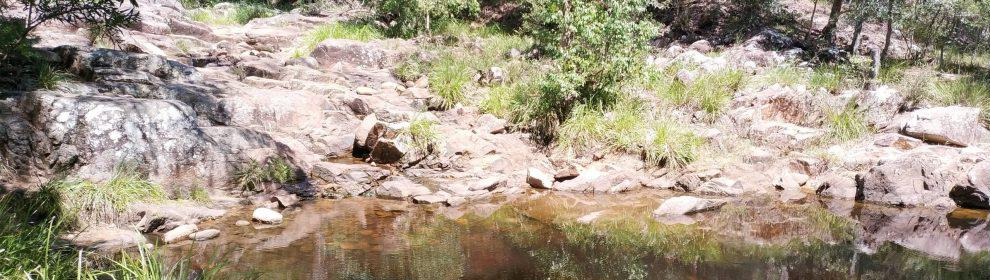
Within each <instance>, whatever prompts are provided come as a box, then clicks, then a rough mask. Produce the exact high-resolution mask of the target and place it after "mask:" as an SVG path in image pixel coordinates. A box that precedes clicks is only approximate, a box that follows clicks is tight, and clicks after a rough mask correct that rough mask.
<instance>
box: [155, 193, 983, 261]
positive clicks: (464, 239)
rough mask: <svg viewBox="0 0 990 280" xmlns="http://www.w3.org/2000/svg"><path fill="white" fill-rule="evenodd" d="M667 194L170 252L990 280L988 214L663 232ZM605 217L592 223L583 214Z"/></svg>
mask: <svg viewBox="0 0 990 280" xmlns="http://www.w3.org/2000/svg"><path fill="white" fill-rule="evenodd" d="M672 195H675V194H672V193H669V192H662V191H642V192H637V193H634V194H621V195H607V196H601V195H599V196H585V195H575V194H564V193H550V192H545V193H539V194H535V195H529V196H524V197H518V198H513V199H508V200H506V201H500V202H497V203H476V204H468V205H465V206H462V207H459V208H448V207H441V206H436V205H414V204H410V203H406V202H400V201H391V200H380V199H373V198H349V199H344V200H336V201H332V200H318V201H312V202H307V203H305V204H304V205H303V206H302V207H301V208H300V209H299V210H296V211H290V212H289V213H286V221H285V222H284V223H283V224H282V225H278V226H270V227H259V228H255V227H253V226H248V227H236V226H234V225H233V224H234V221H235V220H237V219H247V218H248V217H249V216H250V212H249V210H251V209H241V210H240V211H239V212H238V211H235V212H234V213H233V214H231V215H228V216H227V217H225V218H224V219H221V220H218V221H213V222H208V223H206V224H203V225H202V226H201V228H210V227H215V228H219V229H221V230H222V231H223V233H222V235H221V237H220V238H217V239H214V240H210V241H207V242H202V243H196V244H193V243H191V242H188V241H187V242H186V243H180V244H176V245H170V246H169V247H167V252H168V253H169V254H170V255H171V256H186V257H193V259H194V261H195V262H197V263H199V264H200V265H206V264H208V263H217V262H218V261H220V262H223V263H225V266H224V276H225V277H227V278H259V279H849V278H860V279H900V278H910V279H990V253H988V252H987V250H990V229H987V219H986V218H987V213H986V212H981V211H971V210H964V211H955V212H951V213H945V212H937V211H932V210H921V209H907V210H902V209H894V208H887V207H878V206H870V205H859V204H855V203H852V202H844V201H809V202H807V203H805V204H804V205H792V204H781V203H777V202H775V201H774V200H773V199H770V198H749V199H741V200H737V201H735V202H732V203H730V204H728V205H727V206H726V207H723V208H722V209H721V210H719V211H714V212H709V213H702V214H699V215H695V216H694V217H695V219H696V222H695V223H694V224H692V225H666V224H663V223H660V222H657V221H655V220H654V219H653V218H651V217H650V211H652V210H653V209H654V208H656V207H657V206H658V205H659V203H660V202H661V201H662V200H663V199H665V198H667V197H670V196H672ZM596 212H598V214H597V215H598V217H597V219H594V220H593V221H591V222H590V223H588V224H585V223H580V222H578V220H579V218H581V217H582V216H585V215H588V214H592V213H596Z"/></svg>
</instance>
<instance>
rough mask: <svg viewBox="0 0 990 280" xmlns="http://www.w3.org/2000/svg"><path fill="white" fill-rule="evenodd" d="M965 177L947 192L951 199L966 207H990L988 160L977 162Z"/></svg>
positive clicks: (989, 162) (989, 170)
mask: <svg viewBox="0 0 990 280" xmlns="http://www.w3.org/2000/svg"><path fill="white" fill-rule="evenodd" d="M966 177H967V179H966V180H965V181H964V182H963V183H960V184H958V185H956V186H955V187H953V188H952V191H951V192H950V193H949V195H950V196H951V197H952V200H954V201H955V202H956V204H958V205H959V206H962V207H966V208H978V209H990V161H987V160H984V161H981V162H979V163H977V164H976V165H974V166H973V167H972V168H971V169H970V170H969V172H968V173H967V176H966Z"/></svg>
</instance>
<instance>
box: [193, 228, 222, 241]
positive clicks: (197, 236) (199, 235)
mask: <svg viewBox="0 0 990 280" xmlns="http://www.w3.org/2000/svg"><path fill="white" fill-rule="evenodd" d="M217 236H220V230H218V229H207V230H201V231H197V232H194V233H192V234H189V239H192V240H194V241H205V240H210V239H213V238H216V237H217Z"/></svg>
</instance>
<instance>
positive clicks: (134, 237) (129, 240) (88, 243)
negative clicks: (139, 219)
mask: <svg viewBox="0 0 990 280" xmlns="http://www.w3.org/2000/svg"><path fill="white" fill-rule="evenodd" d="M62 239H65V240H69V241H70V242H72V244H73V245H75V246H79V247H83V248H89V249H92V250H96V251H100V252H112V251H117V250H121V249H126V248H130V247H134V246H138V245H141V244H145V243H148V239H147V238H145V237H144V235H142V234H141V233H140V232H137V231H134V230H126V229H119V228H116V227H93V228H88V229H86V231H83V232H79V233H75V234H71V235H69V236H65V237H63V238H62Z"/></svg>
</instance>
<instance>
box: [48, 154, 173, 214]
mask: <svg viewBox="0 0 990 280" xmlns="http://www.w3.org/2000/svg"><path fill="white" fill-rule="evenodd" d="M51 184H52V186H51V187H52V188H54V189H55V190H57V192H58V193H59V194H61V195H62V197H61V201H62V203H63V205H62V209H63V210H64V211H67V212H66V213H72V214H71V215H70V214H65V215H64V216H78V217H79V218H80V221H102V222H112V221H116V220H117V219H118V216H117V214H118V213H120V212H124V211H126V210H127V206H128V205H130V204H131V203H134V202H142V201H160V200H164V199H165V191H164V189H162V187H161V186H159V185H157V184H154V183H152V182H149V181H148V180H147V179H146V178H145V177H144V176H143V175H142V174H141V173H140V172H138V170H137V168H136V167H135V166H133V165H129V164H120V165H118V166H117V167H116V168H115V169H114V171H113V175H112V176H111V177H110V179H109V180H107V181H105V182H102V183H93V182H89V181H84V180H62V181H55V182H53V183H51Z"/></svg>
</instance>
